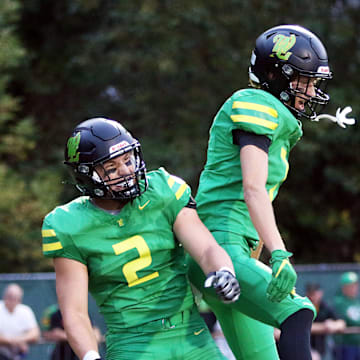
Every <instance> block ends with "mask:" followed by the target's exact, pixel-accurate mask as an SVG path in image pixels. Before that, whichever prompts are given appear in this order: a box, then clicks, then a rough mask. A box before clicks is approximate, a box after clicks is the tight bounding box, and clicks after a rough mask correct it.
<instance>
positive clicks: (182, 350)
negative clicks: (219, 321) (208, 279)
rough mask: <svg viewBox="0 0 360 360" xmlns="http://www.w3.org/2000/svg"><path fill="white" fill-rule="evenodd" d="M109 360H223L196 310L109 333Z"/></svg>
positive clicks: (107, 343)
mask: <svg viewBox="0 0 360 360" xmlns="http://www.w3.org/2000/svg"><path fill="white" fill-rule="evenodd" d="M106 345H107V349H106V359H108V360H118V359H122V360H133V359H136V360H192V359H197V360H210V359H211V360H213V359H214V360H225V357H224V356H223V355H222V354H221V352H220V350H219V349H218V347H217V346H216V344H215V342H214V340H213V338H212V336H211V334H210V332H209V330H208V328H207V326H206V324H205V322H204V320H203V319H202V318H201V316H200V314H199V312H198V311H197V309H196V307H194V308H193V309H192V310H191V311H189V310H187V311H183V312H180V313H178V314H175V315H174V316H173V317H170V318H164V319H160V320H156V321H151V322H149V323H146V324H144V325H141V326H138V327H134V328H129V329H126V330H115V331H108V333H107V335H106Z"/></svg>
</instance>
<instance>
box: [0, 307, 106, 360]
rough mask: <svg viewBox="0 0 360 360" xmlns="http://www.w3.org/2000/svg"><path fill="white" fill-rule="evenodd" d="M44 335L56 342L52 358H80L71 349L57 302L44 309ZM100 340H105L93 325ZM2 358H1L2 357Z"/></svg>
mask: <svg viewBox="0 0 360 360" xmlns="http://www.w3.org/2000/svg"><path fill="white" fill-rule="evenodd" d="M41 326H42V336H43V338H44V339H45V340H47V341H50V342H54V343H56V345H55V348H54V350H53V352H52V354H51V357H50V359H51V360H78V357H77V356H76V355H75V353H74V351H73V350H72V349H71V347H70V345H69V343H68V341H67V335H66V332H65V330H64V326H63V321H62V315H61V312H60V309H59V306H58V305H57V304H53V305H50V306H49V307H47V308H46V309H45V310H44V313H43V316H42V318H41ZM93 329H94V332H95V336H96V339H97V340H98V342H101V341H102V340H103V338H102V335H101V332H100V330H99V328H97V327H95V326H94V327H93ZM0 360H1V359H0Z"/></svg>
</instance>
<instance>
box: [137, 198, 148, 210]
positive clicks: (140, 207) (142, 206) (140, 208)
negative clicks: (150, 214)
mask: <svg viewBox="0 0 360 360" xmlns="http://www.w3.org/2000/svg"><path fill="white" fill-rule="evenodd" d="M149 202H150V200H148V201H147V202H146V203H145V204H144V205H139V210H142V209H144V207H145V206H146V205H147V204H148V203H149Z"/></svg>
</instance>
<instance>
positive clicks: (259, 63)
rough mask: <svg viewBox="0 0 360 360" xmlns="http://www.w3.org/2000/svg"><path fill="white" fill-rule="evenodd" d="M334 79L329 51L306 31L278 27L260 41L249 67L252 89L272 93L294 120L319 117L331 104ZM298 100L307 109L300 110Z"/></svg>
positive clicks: (296, 27) (269, 31) (288, 26)
mask: <svg viewBox="0 0 360 360" xmlns="http://www.w3.org/2000/svg"><path fill="white" fill-rule="evenodd" d="M331 78H332V74H331V72H330V69H329V66H328V58H327V53H326V50H325V48H324V46H323V44H322V43H321V41H320V40H319V39H318V37H317V36H316V35H314V34H313V33H311V32H310V31H308V30H307V29H305V28H303V27H301V26H297V25H283V26H276V27H274V28H271V29H269V30H267V31H265V32H264V33H263V34H261V35H260V36H259V37H258V38H257V40H256V46H255V49H254V50H253V52H252V56H251V62H250V67H249V80H250V86H253V87H256V88H261V89H263V90H265V91H268V92H270V93H271V94H272V95H274V96H275V97H277V98H278V99H279V100H280V101H281V102H282V103H283V104H284V105H285V106H287V107H288V108H289V109H290V110H291V111H292V112H293V114H294V115H295V116H297V117H306V118H311V119H312V118H315V117H316V116H317V112H319V111H321V110H322V108H323V107H324V106H325V105H326V104H327V103H328V102H329V100H330V97H329V95H328V94H327V93H326V92H325V89H326V82H327V80H329V79H331ZM304 83H307V85H305V86H304ZM300 85H301V86H300ZM299 97H300V98H302V100H300V102H301V104H302V105H304V106H300V107H299V108H298V107H297V103H299V99H298V100H296V99H297V98H299Z"/></svg>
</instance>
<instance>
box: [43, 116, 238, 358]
mask: <svg viewBox="0 0 360 360" xmlns="http://www.w3.org/2000/svg"><path fill="white" fill-rule="evenodd" d="M65 164H67V165H68V166H69V169H70V170H71V174H72V175H73V178H74V183H75V185H76V186H77V188H78V189H79V190H80V191H81V192H82V194H83V196H81V197H79V198H77V199H75V200H73V201H71V202H70V203H68V204H66V205H63V206H59V207H57V208H55V209H54V210H53V211H52V212H51V213H49V214H48V215H47V216H46V217H45V219H44V222H43V228H42V236H43V252H44V255H45V256H48V257H51V258H54V266H55V271H56V291H57V296H58V302H59V305H60V309H61V312H62V315H63V322H64V328H65V330H66V333H67V337H68V340H69V343H70V345H71V346H72V348H73V350H74V351H75V353H76V354H77V356H78V357H79V358H80V359H83V360H94V359H99V358H100V356H99V353H98V349H97V343H96V339H95V337H94V332H93V331H92V327H91V323H90V320H89V317H88V303H87V301H88V290H89V291H90V292H91V294H92V295H93V297H94V298H95V300H96V303H97V305H98V306H99V309H100V312H101V313H102V314H103V316H104V319H105V322H106V325H107V334H106V347H107V349H106V358H107V359H109V360H120V359H121V360H126V359H128V360H133V359H137V360H150V359H155V358H156V359H159V360H162V359H164V360H165V359H169V360H170V359H171V360H176V359H197V360H199V359H206V360H209V359H222V358H223V356H222V355H221V353H220V352H219V350H218V348H217V347H216V345H215V343H214V342H213V341H212V338H211V335H210V333H209V332H208V330H207V328H206V325H205V323H204V322H203V320H202V318H201V317H200V315H199V313H198V311H197V308H196V306H195V305H194V299H193V295H192V291H191V288H190V283H189V281H188V279H187V267H186V261H185V251H184V250H186V251H187V252H188V253H189V254H190V255H191V256H193V257H194V259H195V261H196V262H197V264H199V266H200V268H201V271H204V273H205V274H207V277H206V282H205V284H204V285H205V286H208V287H211V288H213V289H214V291H215V292H217V294H218V296H219V298H220V299H221V300H222V301H224V302H226V303H230V302H234V301H236V300H237V299H238V297H239V294H240V288H239V283H238V281H237V280H236V278H235V276H234V275H233V274H234V268H233V265H232V262H231V259H230V257H229V256H228V255H227V254H226V252H225V251H224V250H223V249H222V248H221V247H220V246H219V245H218V244H217V242H216V241H215V239H214V238H213V237H212V235H211V233H210V232H209V231H208V229H207V228H206V227H205V226H204V225H203V223H202V222H201V221H200V219H199V217H198V215H197V213H196V209H195V202H194V200H193V199H192V197H191V190H190V188H189V186H188V185H187V184H186V183H185V182H184V181H183V180H181V179H179V178H177V177H175V176H172V175H170V174H168V173H167V172H166V171H165V170H164V169H163V168H160V169H158V170H156V171H152V172H149V173H147V172H146V169H145V162H144V160H143V157H142V152H141V147H140V143H139V142H138V141H137V140H136V139H135V138H133V137H132V135H131V134H130V133H129V132H128V131H127V130H126V129H125V128H124V127H122V126H121V125H120V124H119V123H118V122H116V121H114V120H109V119H104V118H94V119H89V120H87V121H85V122H82V123H81V124H79V125H78V126H77V127H76V128H75V130H74V131H73V133H72V135H71V136H70V138H69V140H68V142H67V146H66V150H65ZM204 280H205V278H204Z"/></svg>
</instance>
